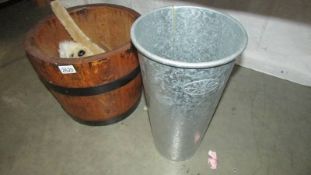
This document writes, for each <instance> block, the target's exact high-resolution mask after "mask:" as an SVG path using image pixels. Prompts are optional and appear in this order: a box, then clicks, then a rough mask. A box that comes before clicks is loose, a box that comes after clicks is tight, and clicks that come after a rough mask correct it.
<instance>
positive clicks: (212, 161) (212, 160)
mask: <svg viewBox="0 0 311 175" xmlns="http://www.w3.org/2000/svg"><path fill="white" fill-rule="evenodd" d="M208 164H209V165H210V168H211V169H212V170H215V169H217V154H216V152H215V151H212V150H209V151H208Z"/></svg>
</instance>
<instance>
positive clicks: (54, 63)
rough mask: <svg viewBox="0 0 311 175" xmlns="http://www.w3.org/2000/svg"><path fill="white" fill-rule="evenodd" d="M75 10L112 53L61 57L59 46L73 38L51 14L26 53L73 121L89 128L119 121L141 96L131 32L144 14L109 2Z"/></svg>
mask: <svg viewBox="0 0 311 175" xmlns="http://www.w3.org/2000/svg"><path fill="white" fill-rule="evenodd" d="M69 12H70V15H71V16H72V18H73V19H74V21H75V22H76V23H77V24H78V26H79V27H80V28H81V30H82V31H84V33H85V34H86V35H87V36H88V37H89V38H91V40H92V41H93V42H95V43H97V44H98V45H99V46H103V45H105V46H106V47H109V48H110V49H111V51H109V52H106V53H103V54H98V55H94V56H90V57H85V58H71V59H66V58H59V56H58V45H59V42H61V41H63V40H71V38H70V36H69V34H68V33H67V32H66V30H65V28H64V27H63V26H62V25H61V23H60V22H59V21H58V19H57V18H56V17H55V16H50V17H47V18H46V19H44V20H42V21H40V22H39V23H38V24H37V25H36V26H35V27H34V28H32V29H31V30H30V31H29V32H28V34H27V36H26V39H25V43H24V47H25V51H26V55H27V57H28V59H29V61H30V62H31V64H32V66H33V68H34V69H35V71H36V72H37V74H38V76H39V78H40V79H41V81H42V82H43V83H44V84H45V85H46V87H47V88H48V89H49V91H50V92H51V93H52V94H53V95H54V97H55V98H56V99H57V101H58V102H59V103H60V104H61V106H62V107H63V109H64V110H65V111H66V112H67V113H68V114H69V115H70V116H71V117H72V118H73V119H75V120H77V121H78V122H80V123H84V124H87V125H107V124H111V123H115V122H118V121H120V120H122V119H124V118H125V117H127V116H128V115H129V114H130V113H131V112H133V111H134V109H135V108H136V107H137V105H138V103H139V100H140V97H141V91H142V83H141V75H140V69H139V63H138V59H137V53H136V49H135V48H134V47H133V45H132V44H131V42H130V28H131V25H132V23H133V22H134V21H135V19H136V18H137V17H138V16H139V14H138V13H137V12H135V11H133V10H131V9H129V8H125V7H122V6H117V5H108V4H93V5H86V6H79V7H75V8H72V9H69ZM61 70H62V71H61Z"/></svg>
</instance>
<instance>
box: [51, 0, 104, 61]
mask: <svg viewBox="0 0 311 175" xmlns="http://www.w3.org/2000/svg"><path fill="white" fill-rule="evenodd" d="M51 7H52V10H53V12H54V14H55V16H56V17H57V18H58V20H59V21H60V22H61V23H62V25H63V26H64V27H65V29H66V30H67V32H68V33H69V34H70V36H71V37H72V39H73V40H74V41H76V42H78V43H81V44H82V45H83V46H85V47H87V48H88V49H89V50H90V51H91V52H92V54H94V55H96V54H100V53H105V52H106V51H105V50H104V49H102V48H101V47H99V46H98V45H97V44H95V43H93V42H92V41H91V39H90V38H89V37H88V36H86V35H85V34H84V33H83V31H81V29H80V28H79V26H78V25H77V24H76V23H75V22H74V20H73V19H72V18H71V16H70V15H69V13H68V12H67V10H66V9H65V8H64V7H63V6H62V5H61V3H60V2H59V0H55V1H52V2H51Z"/></svg>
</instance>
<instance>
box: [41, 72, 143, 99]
mask: <svg viewBox="0 0 311 175" xmlns="http://www.w3.org/2000/svg"><path fill="white" fill-rule="evenodd" d="M139 73H140V68H139V66H137V67H136V68H135V69H134V70H133V71H132V72H130V73H129V74H127V75H126V76H124V77H121V78H120V79H117V80H115V81H112V82H110V83H108V84H104V85H99V86H95V87H85V88H69V87H62V86H58V85H55V84H52V83H49V82H48V81H46V80H43V79H42V78H41V80H42V81H43V83H44V84H45V85H46V86H47V87H48V88H49V89H51V90H53V91H55V92H58V93H61V94H65V95H70V96H91V95H98V94H102V93H105V92H109V91H112V90H115V89H117V88H120V87H122V86H124V85H126V84H127V83H129V82H130V81H132V80H133V79H134V78H136V77H137V75H138V74H139Z"/></svg>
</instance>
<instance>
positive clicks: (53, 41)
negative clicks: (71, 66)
mask: <svg viewBox="0 0 311 175" xmlns="http://www.w3.org/2000/svg"><path fill="white" fill-rule="evenodd" d="M70 15H71V16H72V18H73V19H74V21H75V22H76V23H77V25H78V26H79V27H80V29H81V30H82V31H83V32H84V33H85V34H86V35H87V36H88V37H89V38H90V39H91V40H92V41H93V42H94V43H96V44H98V45H99V46H101V47H102V48H105V49H107V48H109V50H114V49H116V48H119V47H122V46H123V45H125V44H128V43H130V28H131V26H132V23H133V22H134V21H135V19H136V18H137V14H136V13H134V12H132V11H130V10H129V9H127V8H123V7H118V6H110V5H90V6H85V7H77V8H74V9H72V10H70ZM30 35H31V36H30V38H29V39H30V43H31V47H32V48H33V49H35V50H37V51H39V52H41V53H42V54H43V55H45V58H47V59H52V58H58V57H59V53H58V47H59V43H60V42H61V41H64V40H72V39H71V37H70V35H69V34H68V33H67V31H66V30H65V28H64V27H63V26H62V24H61V23H60V22H59V20H58V19H57V18H56V17H55V16H51V17H48V18H47V19H44V20H43V21H41V22H40V23H39V24H38V25H37V26H36V27H35V29H34V30H33V31H32V32H31V34H30Z"/></svg>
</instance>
